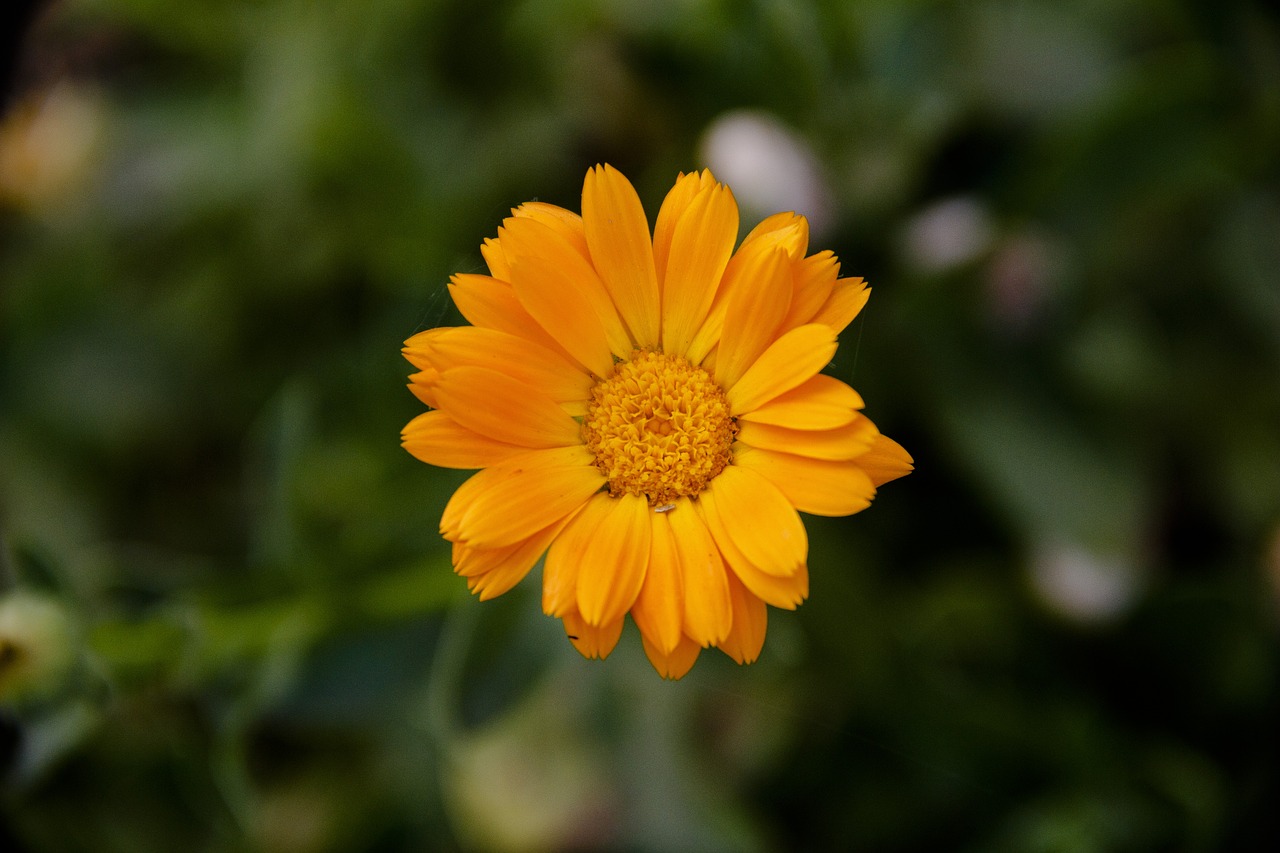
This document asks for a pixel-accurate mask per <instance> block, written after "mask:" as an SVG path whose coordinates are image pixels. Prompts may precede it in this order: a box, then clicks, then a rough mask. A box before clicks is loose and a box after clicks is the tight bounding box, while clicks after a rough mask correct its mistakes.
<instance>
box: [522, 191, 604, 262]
mask: <svg viewBox="0 0 1280 853" xmlns="http://www.w3.org/2000/svg"><path fill="white" fill-rule="evenodd" d="M511 215H512V216H514V217H517V218H519V217H526V218H528V219H535V220H537V221H538V222H541V223H542V224H543V225H546V226H547V227H549V228H551V229H552V230H553V231H555V232H556V233H557V234H559V235H560V237H561V238H562V239H563V240H564V241H565V242H566V243H568V244H569V245H570V246H572V247H573V250H574V251H575V252H577V253H578V254H579V255H581V256H582V257H583V258H587V259H589V258H590V257H591V253H590V252H589V251H587V235H586V232H585V231H584V230H583V227H582V217H581V216H579V215H578V214H576V213H574V212H573V211H572V210H565V209H564V208H563V207H560V206H558V205H554V204H545V203H544V202H540V201H526V202H525V203H524V204H522V205H520V206H519V207H517V208H516V209H515V210H513V211H511Z"/></svg>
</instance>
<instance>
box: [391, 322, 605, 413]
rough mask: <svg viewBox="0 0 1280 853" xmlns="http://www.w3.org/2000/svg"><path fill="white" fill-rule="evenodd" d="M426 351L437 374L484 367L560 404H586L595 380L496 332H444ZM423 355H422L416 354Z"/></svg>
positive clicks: (573, 365)
mask: <svg viewBox="0 0 1280 853" xmlns="http://www.w3.org/2000/svg"><path fill="white" fill-rule="evenodd" d="M443 331H444V332H445V334H441V335H437V336H435V337H434V338H433V339H432V340H431V342H430V345H429V349H427V350H425V352H426V353H428V354H429V355H428V357H429V358H430V359H431V360H432V361H433V362H434V366H435V368H436V369H437V370H442V371H443V370H447V369H449V368H451V367H456V366H459V365H474V366H476V367H484V368H487V369H489V370H493V371H496V372H498V373H501V374H503V375H505V376H508V377H510V378H512V379H514V380H516V381H517V382H519V383H520V384H522V385H524V386H525V387H528V388H536V389H538V391H540V392H542V393H544V394H546V395H547V396H548V397H549V398H550V399H552V400H554V401H556V402H557V403H561V402H566V401H570V400H586V399H588V397H589V396H590V391H591V385H592V383H593V381H594V380H593V379H592V377H591V374H589V373H587V372H586V371H584V370H583V369H582V368H581V367H579V366H578V365H577V363H575V362H573V361H570V360H569V359H568V358H567V357H565V356H563V355H561V354H560V353H558V352H556V351H554V350H551V349H548V348H547V347H544V346H542V345H540V344H536V343H533V342H532V341H530V340H528V339H527V338H521V337H518V336H516V335H512V334H509V333H507V332H500V331H498V330H496V329H482V328H478V327H476V326H463V327H461V328H456V329H446V330H443ZM415 352H423V351H415Z"/></svg>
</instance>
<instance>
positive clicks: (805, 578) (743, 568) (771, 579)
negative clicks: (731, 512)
mask: <svg viewBox="0 0 1280 853" xmlns="http://www.w3.org/2000/svg"><path fill="white" fill-rule="evenodd" d="M702 518H703V520H704V521H705V522H706V523H707V529H708V530H710V531H711V535H712V537H713V538H714V539H715V541H716V546H717V547H719V549H720V553H721V555H723V556H724V562H725V565H727V566H728V567H729V568H730V569H731V570H732V571H733V573H734V574H735V575H736V576H737V577H738V580H740V581H742V584H743V586H745V587H746V588H747V589H748V590H749V591H750V592H751V593H752V594H753V595H755V596H757V597H758V598H760V599H761V600H762V601H764V602H765V603H766V604H772V605H773V606H774V607H781V608H783V609H784V610H795V609H796V606H797V605H799V604H800V602H802V601H804V600H805V599H806V598H808V596H809V568H808V566H801V567H800V570H799V571H798V572H796V573H795V574H794V575H792V576H791V577H789V578H784V577H778V576H777V575H771V574H766V573H765V572H762V571H760V569H759V568H758V567H756V566H755V565H754V564H753V563H752V562H751V561H750V560H748V559H747V558H746V557H744V556H743V555H742V552H741V551H740V550H738V546H737V545H735V544H734V543H733V537H732V536H730V535H729V531H728V530H727V529H726V528H725V527H724V526H723V525H721V524H720V522H719V519H718V518H715V517H713V516H712V515H711V514H710V513H708V512H706V510H705V508H703V511H702Z"/></svg>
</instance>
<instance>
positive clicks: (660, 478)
mask: <svg viewBox="0 0 1280 853" xmlns="http://www.w3.org/2000/svg"><path fill="white" fill-rule="evenodd" d="M582 432H583V436H584V438H585V439H586V442H587V447H588V448H589V449H590V450H591V452H592V453H593V454H594V455H595V458H596V466H597V467H599V469H600V471H601V472H602V473H603V474H604V475H605V476H606V477H608V478H609V493H610V494H612V495H613V496H614V497H618V496H621V495H644V496H645V497H647V498H648V499H649V503H650V505H652V506H655V507H658V506H665V505H666V504H668V503H670V502H671V501H673V500H675V499H676V498H678V497H694V496H696V495H698V494H700V493H701V492H702V490H703V489H705V488H706V487H707V484H708V483H710V482H711V481H712V480H713V479H714V478H715V477H716V475H717V474H719V473H720V472H721V471H723V470H724V466H726V465H728V464H729V459H730V452H729V447H730V445H732V444H733V438H734V436H735V435H736V434H737V432H738V425H737V424H736V423H735V422H734V420H733V418H732V417H731V416H730V415H729V401H728V400H727V399H725V396H724V391H723V390H721V388H720V386H719V385H717V384H716V382H715V380H714V379H713V378H712V377H711V375H710V374H708V373H707V371H705V370H703V369H702V368H701V367H696V366H694V365H692V364H690V363H689V362H688V360H687V359H685V358H683V357H681V356H669V355H665V354H664V353H660V352H650V351H646V350H637V351H635V352H633V353H632V354H631V360H630V361H625V362H621V363H619V364H618V365H617V366H616V367H615V368H614V371H613V375H612V376H610V377H609V378H608V379H603V380H601V381H600V382H597V383H596V384H595V387H593V388H592V389H591V402H590V403H589V404H588V406H587V416H586V417H585V418H584V419H583V422H582Z"/></svg>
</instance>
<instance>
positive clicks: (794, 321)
mask: <svg viewBox="0 0 1280 853" xmlns="http://www.w3.org/2000/svg"><path fill="white" fill-rule="evenodd" d="M839 274H840V262H839V261H838V260H836V256H835V255H834V254H832V253H831V252H819V253H818V254H816V255H810V256H809V257H807V258H805V259H804V260H802V261H800V262H799V263H797V264H795V265H794V266H793V267H792V275H793V283H794V286H795V292H794V295H793V296H792V298H791V310H790V311H788V312H787V319H786V320H785V321H783V323H782V328H784V329H794V328H795V327H796V326H802V325H804V324H805V323H810V322H813V318H814V317H815V316H817V314H818V311H819V310H820V309H821V308H822V306H823V305H825V304H826V303H827V300H828V299H829V298H830V296H831V289H832V288H833V287H835V283H836V276H838V275H839ZM843 328H844V327H843V326H842V327H841V329H843ZM839 331H840V330H839V329H838V330H837V332H839Z"/></svg>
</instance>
